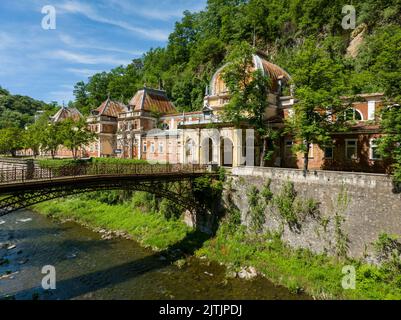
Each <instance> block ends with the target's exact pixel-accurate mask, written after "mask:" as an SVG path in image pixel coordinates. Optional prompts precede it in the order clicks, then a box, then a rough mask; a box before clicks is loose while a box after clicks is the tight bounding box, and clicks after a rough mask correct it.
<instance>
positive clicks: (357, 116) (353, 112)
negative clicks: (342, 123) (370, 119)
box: [345, 108, 363, 121]
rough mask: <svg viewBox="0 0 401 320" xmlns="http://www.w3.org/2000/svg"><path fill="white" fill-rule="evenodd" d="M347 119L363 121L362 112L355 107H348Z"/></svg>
mask: <svg viewBox="0 0 401 320" xmlns="http://www.w3.org/2000/svg"><path fill="white" fill-rule="evenodd" d="M345 120H347V121H362V120H363V115H362V113H361V112H360V111H359V110H358V109H355V108H351V109H348V110H347V111H345Z"/></svg>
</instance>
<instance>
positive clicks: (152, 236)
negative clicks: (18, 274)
mask: <svg viewBox="0 0 401 320" xmlns="http://www.w3.org/2000/svg"><path fill="white" fill-rule="evenodd" d="M34 210H35V211H37V212H39V213H42V214H45V215H46V216H49V217H53V218H56V219H73V220H75V221H76V222H78V223H81V224H86V225H89V226H91V227H98V228H104V229H107V230H112V231H125V232H127V233H128V234H129V235H131V236H132V238H133V239H134V240H136V241H138V242H139V243H141V244H142V245H143V246H144V247H151V248H152V249H153V250H155V251H160V250H164V249H166V248H167V247H169V246H170V245H173V244H175V243H177V242H179V241H180V240H182V239H183V238H185V236H186V235H187V234H188V233H189V232H190V231H191V229H190V228H189V227H187V226H186V225H185V224H184V223H183V222H181V221H176V220H166V219H165V218H164V217H163V216H162V215H161V214H159V213H146V214H144V213H142V212H140V211H139V210H138V209H135V208H133V207H132V206H131V204H129V203H125V204H118V205H113V206H111V205H108V204H105V203H102V202H100V201H96V200H82V199H79V198H70V199H66V200H54V201H50V202H45V203H41V204H38V205H36V206H34Z"/></svg>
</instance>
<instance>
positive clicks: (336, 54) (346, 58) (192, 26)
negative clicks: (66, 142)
mask: <svg viewBox="0 0 401 320" xmlns="http://www.w3.org/2000/svg"><path fill="white" fill-rule="evenodd" d="M348 4H350V1H347V0H209V1H208V5H207V7H206V9H205V10H204V11H202V12H197V13H190V12H185V14H184V17H183V18H182V20H181V21H180V22H177V23H176V26H175V29H174V31H173V32H172V33H171V35H170V37H169V41H168V44H167V45H166V47H164V48H154V49H151V50H150V51H149V52H147V53H146V54H145V55H144V56H143V58H141V59H137V60H134V61H133V63H132V64H130V65H129V66H127V67H117V68H116V69H114V70H112V71H111V72H109V73H106V72H103V73H99V74H96V75H94V76H93V77H92V78H90V79H89V80H88V81H87V82H84V81H81V82H79V83H77V84H76V86H75V96H76V102H75V105H76V106H77V107H78V108H80V109H81V110H82V111H83V112H85V113H87V112H88V111H89V110H90V109H92V108H95V107H97V106H98V105H99V104H100V103H101V102H102V101H103V100H104V99H106V97H107V94H108V92H110V94H111V97H112V98H113V99H116V100H120V101H123V102H127V101H128V100H129V99H130V98H131V97H132V95H133V94H134V92H135V91H136V90H137V89H139V88H140V87H142V86H143V85H144V83H145V84H146V85H147V86H152V87H156V88H158V87H162V88H164V89H165V90H166V91H167V93H168V95H169V96H170V98H171V99H172V100H173V101H174V103H175V105H176V106H177V108H178V109H179V110H186V111H189V110H194V109H199V108H200V107H201V106H202V100H203V96H204V92H205V86H206V85H207V83H208V81H209V80H210V77H211V75H212V74H213V72H214V71H215V70H216V68H218V67H219V66H220V65H221V64H222V63H223V61H224V58H225V56H226V54H227V53H228V52H230V50H231V49H232V47H233V46H234V45H235V44H236V43H239V42H243V41H246V42H248V43H249V44H252V45H253V44H254V45H255V47H256V48H257V49H259V50H261V51H263V52H265V53H266V54H267V56H268V58H269V59H270V60H271V61H273V62H275V63H277V64H279V65H280V66H281V67H283V68H285V69H287V71H288V72H289V73H290V74H296V73H297V72H299V71H300V70H299V69H300V66H299V65H297V64H295V65H293V64H292V57H293V56H294V55H296V54H302V50H304V47H305V46H304V43H305V42H306V41H307V42H308V43H309V44H310V42H313V43H314V45H315V46H317V47H323V48H324V49H325V50H327V51H329V52H330V54H331V55H332V56H333V58H334V59H335V60H337V62H338V63H340V64H341V65H342V67H343V68H344V72H345V73H347V75H348V81H347V86H346V88H347V91H349V92H344V93H345V94H347V93H360V92H372V91H386V92H387V93H389V94H391V95H393V96H399V95H400V94H399V92H400V86H401V72H400V70H401V49H400V46H399V43H400V40H401V0H381V1H376V0H354V1H352V4H353V5H354V6H355V8H356V18H357V23H356V27H357V28H356V29H355V30H344V29H343V28H342V26H341V22H342V20H343V17H344V16H345V14H343V13H342V8H343V6H344V5H348ZM301 71H302V70H301Z"/></svg>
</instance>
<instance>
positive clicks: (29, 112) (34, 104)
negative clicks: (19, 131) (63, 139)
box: [0, 87, 56, 129]
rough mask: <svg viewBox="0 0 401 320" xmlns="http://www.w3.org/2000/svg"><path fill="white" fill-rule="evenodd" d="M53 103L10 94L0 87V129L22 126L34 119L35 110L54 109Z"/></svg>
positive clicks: (52, 110)
mask: <svg viewBox="0 0 401 320" xmlns="http://www.w3.org/2000/svg"><path fill="white" fill-rule="evenodd" d="M55 107H56V106H55V104H46V103H44V102H42V101H37V100H35V99H32V98H30V97H27V96H21V95H12V94H10V93H9V92H8V91H7V90H5V89H3V88H2V87H0V129H3V128H8V127H18V128H24V127H25V125H27V124H30V123H32V122H33V121H34V115H35V114H36V112H37V111H51V112H54V111H55Z"/></svg>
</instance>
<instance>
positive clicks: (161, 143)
mask: <svg viewBox="0 0 401 320" xmlns="http://www.w3.org/2000/svg"><path fill="white" fill-rule="evenodd" d="M159 153H163V142H160V143H159Z"/></svg>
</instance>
